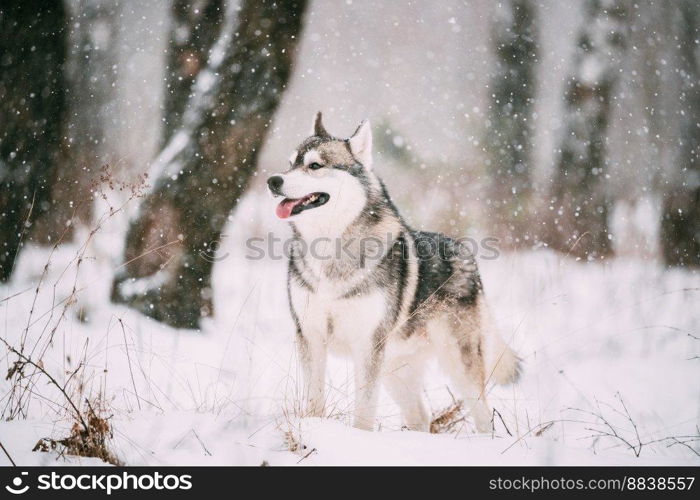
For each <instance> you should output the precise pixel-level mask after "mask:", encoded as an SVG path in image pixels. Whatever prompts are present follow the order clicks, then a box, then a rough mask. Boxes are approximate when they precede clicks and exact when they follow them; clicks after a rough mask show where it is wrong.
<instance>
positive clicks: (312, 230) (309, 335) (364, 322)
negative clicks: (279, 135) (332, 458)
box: [268, 113, 520, 432]
mask: <svg viewBox="0 0 700 500" xmlns="http://www.w3.org/2000/svg"><path fill="white" fill-rule="evenodd" d="M268 185H269V187H270V190H271V191H272V193H273V195H275V197H282V198H283V200H282V202H280V203H279V205H278V206H277V215H278V216H279V217H280V218H283V219H285V220H288V221H289V223H290V224H291V226H292V230H293V234H294V238H295V244H294V245H292V251H291V257H290V261H289V273H288V283H287V287H288V292H289V302H290V307H291V313H292V317H293V319H294V322H295V325H296V335H297V345H298V348H299V356H300V359H301V363H302V365H303V373H304V381H305V390H304V395H305V398H306V400H307V410H308V414H309V415H313V416H322V415H323V412H324V403H325V401H324V393H325V390H324V386H325V371H326V357H327V354H328V352H329V351H330V352H333V353H337V354H341V355H346V356H350V357H351V358H352V360H353V362H354V367H355V369H354V371H355V411H354V424H355V426H356V427H359V428H363V429H371V428H372V427H373V425H374V419H375V412H376V402H377V392H378V382H379V381H380V380H381V381H382V382H383V383H384V384H385V387H386V389H387V390H388V392H389V394H390V395H391V397H392V398H393V399H394V400H395V401H396V403H397V404H398V405H399V407H400V408H401V411H402V414H403V418H404V423H405V425H406V426H407V427H408V428H410V429H415V430H423V431H427V430H429V426H430V415H429V413H428V410H427V408H426V406H425V403H424V401H423V397H422V390H421V389H422V387H421V381H422V375H423V372H424V369H425V365H426V362H427V361H428V360H429V359H430V358H431V357H432V356H436V357H437V359H438V362H439V364H440V366H441V367H442V368H443V369H444V370H445V371H446V372H447V374H448V375H449V377H450V379H451V380H452V382H453V384H454V386H455V387H454V389H455V390H456V392H457V393H458V394H459V397H460V398H462V399H463V401H464V402H465V404H466V405H467V408H468V409H469V410H471V413H472V415H473V418H474V421H475V424H476V428H477V430H478V431H480V432H485V431H487V430H489V428H490V421H491V411H490V409H489V407H488V404H487V402H486V391H485V388H486V385H487V383H488V382H489V381H494V382H496V383H501V384H504V383H508V382H511V381H514V380H515V379H516V378H517V376H518V374H519V370H520V367H519V359H518V357H517V356H516V355H515V354H514V352H513V351H512V350H511V349H510V348H509V347H507V346H506V344H505V343H504V342H503V340H502V339H501V337H500V336H499V334H498V333H497V332H496V331H495V329H494V328H493V326H492V322H491V321H490V319H489V314H488V309H487V307H486V305H485V303H484V293H483V287H482V283H481V279H480V277H479V273H478V270H477V266H476V261H475V259H474V256H473V255H472V254H471V252H470V251H469V250H468V249H467V248H465V247H464V246H463V245H461V244H460V243H458V242H456V241H455V240H453V239H451V238H448V237H447V236H444V235H442V234H437V233H428V232H421V231H413V230H411V229H410V228H409V227H408V226H407V225H406V223H405V222H404V221H403V220H402V218H401V216H400V215H399V213H398V211H397V209H396V207H395V206H394V205H393V203H392V202H391V200H390V199H389V196H388V194H387V191H386V189H385V187H384V185H383V183H382V182H381V181H380V180H379V178H378V177H377V176H376V175H375V173H374V172H373V170H372V134H371V130H370V125H369V123H368V122H366V121H365V122H363V123H362V124H360V126H359V127H358V129H357V130H356V132H355V134H354V135H353V136H352V137H351V138H349V139H339V138H336V137H333V136H331V135H330V134H329V133H328V132H326V130H325V128H324V126H323V124H322V121H321V113H318V114H317V115H316V118H315V120H314V126H313V130H312V135H311V136H310V137H308V138H307V139H306V140H304V141H303V142H302V144H301V145H300V146H299V147H298V149H297V150H295V151H294V152H293V154H292V156H291V158H290V168H289V169H288V170H287V171H285V172H284V173H282V174H280V175H275V176H273V177H271V178H270V179H268ZM338 249H342V251H341V252H339V251H338ZM311 250H313V251H311ZM324 250H328V251H326V252H324Z"/></svg>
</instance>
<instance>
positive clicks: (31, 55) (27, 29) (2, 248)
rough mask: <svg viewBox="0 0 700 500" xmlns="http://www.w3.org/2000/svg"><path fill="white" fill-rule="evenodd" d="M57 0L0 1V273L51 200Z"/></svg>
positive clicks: (56, 134) (57, 110)
mask: <svg viewBox="0 0 700 500" xmlns="http://www.w3.org/2000/svg"><path fill="white" fill-rule="evenodd" d="M66 20H67V16H66V12H65V10H64V6H63V2H61V1H59V0H55V1H49V2H34V1H27V0H4V1H3V2H2V4H1V5H0V281H6V280H8V279H9V278H10V275H11V274H12V270H13V268H14V263H15V260H16V257H17V254H18V252H19V250H20V248H21V247H22V244H23V242H24V241H25V240H26V239H27V237H28V236H31V234H32V227H31V226H32V225H33V224H34V223H35V222H36V221H37V220H38V219H39V218H41V217H42V216H44V215H45V214H46V213H47V212H48V211H49V209H50V207H51V198H50V190H51V186H52V184H53V183H54V182H55V179H56V176H57V174H58V165H59V162H60V159H61V154H62V137H63V136H62V132H63V125H64V121H65V117H66V91H65V82H64V66H65V61H66V52H67V50H66V49H67V30H66Z"/></svg>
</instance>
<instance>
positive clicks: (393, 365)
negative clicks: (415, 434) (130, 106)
mask: <svg viewBox="0 0 700 500" xmlns="http://www.w3.org/2000/svg"><path fill="white" fill-rule="evenodd" d="M424 367H425V363H424V360H423V359H422V358H420V357H418V356H401V357H397V358H393V359H390V360H387V363H386V367H385V369H384V376H383V382H384V387H386V390H387V392H388V393H389V395H390V396H391V398H392V399H393V400H394V401H395V402H396V404H397V405H398V406H399V408H400V409H401V414H402V416H403V422H404V425H405V426H406V427H408V428H409V429H411V430H414V431H423V432H428V431H429V430H430V415H429V413H428V409H427V408H426V406H425V402H424V401H423V396H422V394H421V391H422V390H423V387H422V384H421V382H422V379H423V371H424Z"/></svg>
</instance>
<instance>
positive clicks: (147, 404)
mask: <svg viewBox="0 0 700 500" xmlns="http://www.w3.org/2000/svg"><path fill="white" fill-rule="evenodd" d="M261 219H262V220H261ZM123 225H124V221H123V220H120V219H119V218H118V217H115V218H114V219H113V220H111V221H109V223H107V224H106V225H105V226H104V227H103V228H102V229H101V230H100V231H99V232H98V233H97V234H96V235H95V237H94V238H92V239H91V240H90V242H89V244H87V245H86V246H85V247H84V248H83V247H81V245H79V244H77V243H76V244H71V245H63V246H60V247H59V248H58V249H57V250H56V251H55V252H54V253H53V254H50V252H51V250H50V249H46V248H29V249H27V251H25V252H24V253H23V255H22V257H21V258H20V260H19V261H18V262H17V268H16V272H15V278H14V279H13V281H12V282H11V283H9V284H8V285H5V286H3V287H1V288H0V294H1V296H0V300H2V302H0V329H1V331H2V338H3V339H4V340H6V341H7V343H9V344H10V345H12V346H14V347H15V348H19V346H20V345H22V344H23V345H24V346H25V348H24V352H25V353H27V354H31V356H30V357H31V358H32V359H33V360H34V361H35V362H36V363H37V364H39V365H40V366H41V367H42V368H43V369H44V370H46V372H47V373H49V374H51V375H52V376H53V377H54V378H55V379H56V380H57V381H58V382H59V384H60V385H63V384H64V383H65V382H66V381H68V384H67V386H66V393H67V394H68V395H69V396H70V397H71V398H73V399H74V401H76V402H77V404H78V405H81V403H80V401H83V400H84V399H85V398H88V399H89V400H91V401H93V404H96V403H95V401H97V400H98V399H99V401H100V406H101V407H102V408H103V409H104V412H105V413H104V414H103V415H104V416H105V417H109V422H110V424H111V426H112V437H111V439H110V440H109V443H108V446H109V448H110V450H111V451H112V452H113V453H114V455H116V457H117V458H118V459H119V460H120V461H121V462H123V463H125V464H128V465H173V464H197V465H204V464H220V465H232V464H247V465H260V464H261V463H263V462H267V463H269V464H296V463H300V464H306V465H320V464H357V465H360V464H465V465H485V464H496V465H505V464H510V465H515V464H527V465H535V464H590V465H594V464H595V465H610V464H640V465H644V464H700V456H699V455H698V453H700V442H698V441H697V439H698V434H700V431H699V430H698V426H699V425H700V376H699V375H700V358H699V357H698V356H700V307H699V306H700V276H699V275H698V274H697V273H691V272H685V271H664V270H663V269H662V268H661V267H660V265H659V264H657V263H655V262H654V261H647V260H639V259H634V258H631V257H625V258H619V259H616V260H612V261H610V262H607V263H605V264H600V263H582V262H576V261H574V260H572V259H567V258H564V257H562V256H560V255H556V254H554V253H551V252H549V251H547V250H541V251H532V252H528V253H521V254H503V255H501V256H500V258H498V259H496V260H484V259H482V260H481V261H480V263H479V265H480V267H481V270H482V274H483V278H484V284H485V289H486V293H487V298H488V299H489V301H490V304H491V308H492V310H493V312H494V314H495V316H496V319H497V321H498V324H499V326H500V328H501V330H502V332H503V336H504V338H505V339H506V340H507V341H508V342H509V343H510V344H511V345H513V346H514V347H515V348H516V350H517V351H518V353H519V354H520V355H521V356H522V358H523V359H524V373H523V376H522V378H521V380H520V381H519V383H518V384H517V385H514V386H510V387H496V388H493V389H492V390H491V391H490V393H489V398H490V402H491V404H492V405H493V406H494V408H495V409H496V410H498V412H499V414H500V416H496V417H495V419H494V430H493V432H492V433H489V434H486V435H478V434H475V433H474V431H473V429H472V427H471V422H470V421H469V419H468V418H467V419H466V421H463V422H457V423H456V424H455V426H454V427H453V429H452V432H450V433H447V434H427V433H417V432H408V431H405V430H402V429H401V426H400V421H399V418H398V409H397V407H395V406H394V404H393V403H392V402H391V400H390V399H389V398H388V397H387V396H386V395H385V394H382V396H381V398H380V404H379V405H380V406H379V411H378V418H377V428H378V429H379V430H378V431H375V432H372V433H370V432H365V431H359V430H356V429H353V428H351V427H350V426H349V425H348V422H349V420H350V409H351V408H352V401H353V387H352V385H353V383H352V368H351V366H350V365H349V364H347V363H346V362H345V361H344V360H334V361H333V363H332V364H331V365H330V380H329V381H328V397H327V399H328V400H327V404H326V408H327V410H326V411H327V418H325V419H308V418H303V415H300V412H299V404H300V401H299V399H300V398H299V397H298V394H299V387H300V373H299V370H298V366H297V361H296V355H295V352H294V335H293V328H292V322H291V318H290V317H289V313H288V308H287V298H286V291H285V273H286V262H285V260H284V259H279V260H270V259H265V260H257V261H255V260H250V259H248V258H246V255H247V252H248V251H247V250H246V247H245V242H244V235H250V234H255V235H258V234H257V232H259V231H263V232H264V231H266V230H267V229H269V230H271V231H274V232H275V233H276V234H279V235H284V234H285V233H284V232H285V229H284V227H283V225H282V224H281V223H279V222H277V221H274V220H273V219H272V215H271V213H270V216H269V217H268V216H267V215H265V216H261V215H260V204H258V202H257V199H256V197H255V196H252V195H251V196H248V197H247V198H246V200H244V202H243V203H242V205H241V206H240V208H239V209H238V211H237V212H236V215H235V217H233V218H232V221H231V224H230V227H229V228H228V229H227V231H226V234H227V235H229V236H228V237H226V238H224V239H223V241H222V244H221V247H220V252H219V254H218V255H219V257H218V258H219V259H220V260H218V261H217V263H216V265H215V269H214V298H215V307H216V316H215V318H214V319H213V320H210V321H209V322H207V323H206V324H205V325H204V327H203V330H202V331H201V332H191V331H175V330H173V329H170V328H168V327H165V326H163V325H161V324H159V323H157V322H155V321H152V320H150V319H148V318H146V317H143V316H141V315H139V314H138V313H135V312H134V311H132V310H129V309H127V308H124V307H119V306H115V305H112V304H110V302H109V300H108V298H109V288H110V282H111V276H112V274H113V272H114V269H115V267H117V266H118V264H119V259H120V255H121V244H122V243H121V241H122V234H123V232H122V229H121V228H123ZM260 227H263V228H265V229H264V230H261V229H260ZM86 239H87V233H85V234H84V235H83V236H82V237H81V238H78V241H79V242H82V241H85V240H86ZM83 250H84V251H83ZM77 255H82V256H83V258H82V260H81V262H80V264H79V266H78V260H77V259H76V256H77ZM47 262H50V265H49V267H48V270H47V272H46V275H45V276H43V277H42V270H43V269H44V265H45V264H46V263H47ZM39 283H41V285H40V286H39V287H38V293H36V292H35V290H36V289H37V285H38V284H39ZM74 287H75V290H76V292H75V293H74V294H71V292H72V290H73V288H74ZM51 337H52V341H51V342H50V343H49V342H48V339H49V338H51ZM1 352H2V358H0V362H1V363H2V368H3V370H5V372H7V371H8V370H10V369H11V368H12V366H13V364H14V362H15V361H16V360H17V356H16V355H14V354H8V353H7V352H6V350H5V349H4V348H3V349H2V350H1ZM78 368H80V369H79V370H77V372H76V369H78ZM31 372H32V370H31V369H30V368H25V375H29V374H30V373H31ZM3 375H4V372H3ZM2 378H3V380H2V381H0V404H1V407H2V408H3V411H4V412H5V413H4V416H5V417H7V416H8V415H9V413H8V412H12V408H19V410H15V411H17V412H19V413H16V415H15V418H14V419H13V420H12V421H3V422H1V423H0V441H1V442H2V443H3V444H4V446H5V447H6V448H7V451H8V452H9V453H10V455H11V456H12V458H13V459H14V461H15V462H16V463H18V464H22V465H39V464H44V465H45V464H72V463H80V464H94V463H97V462H99V460H98V459H95V458H80V457H65V456H60V457H59V456H58V454H57V452H55V451H53V452H48V453H42V452H32V448H33V447H34V445H35V444H36V443H37V441H38V440H39V439H41V438H46V437H50V438H53V439H60V438H62V437H65V436H66V435H68V433H69V432H70V428H71V426H72V425H73V420H72V419H71V417H70V412H69V411H68V410H67V409H66V408H67V403H66V401H65V397H64V396H63V395H62V394H61V393H60V392H59V391H58V390H57V389H56V388H55V386H54V385H52V384H50V383H48V382H49V381H48V379H47V377H46V376H45V375H43V374H37V375H35V376H34V377H33V378H31V379H30V380H31V383H30V384H29V388H28V390H26V391H25V392H24V393H23V394H22V395H20V396H19V397H20V399H19V400H18V399H17V397H18V396H17V393H16V392H14V393H13V391H12V387H11V380H14V379H11V380H4V376H3V377H2ZM25 385H26V384H25ZM425 393H426V395H427V397H428V399H429V401H430V405H431V407H432V409H433V411H434V412H436V413H437V412H439V411H440V410H442V409H444V408H446V407H448V406H449V405H450V403H451V398H450V394H449V392H448V390H447V389H446V380H445V379H444V378H443V377H442V375H441V374H440V372H439V370H438V369H437V367H436V368H435V369H434V370H433V373H432V374H431V376H430V377H429V378H428V380H427V383H426V386H425ZM13 394H14V395H13ZM7 462H8V459H7V457H6V456H4V455H3V454H0V464H6V463H7Z"/></svg>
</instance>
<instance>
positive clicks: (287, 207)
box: [275, 199, 302, 219]
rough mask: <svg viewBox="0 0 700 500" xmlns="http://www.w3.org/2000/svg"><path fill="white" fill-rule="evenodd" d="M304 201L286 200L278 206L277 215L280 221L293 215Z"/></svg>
mask: <svg viewBox="0 0 700 500" xmlns="http://www.w3.org/2000/svg"><path fill="white" fill-rule="evenodd" d="M301 201H302V200H300V199H299V200H284V201H282V202H280V204H279V205H277V208H276V209H275V213H276V214H277V217H279V218H280V219H286V218H288V217H289V216H290V215H292V210H293V209H294V207H296V206H297V205H298V204H299V203H301Z"/></svg>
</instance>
